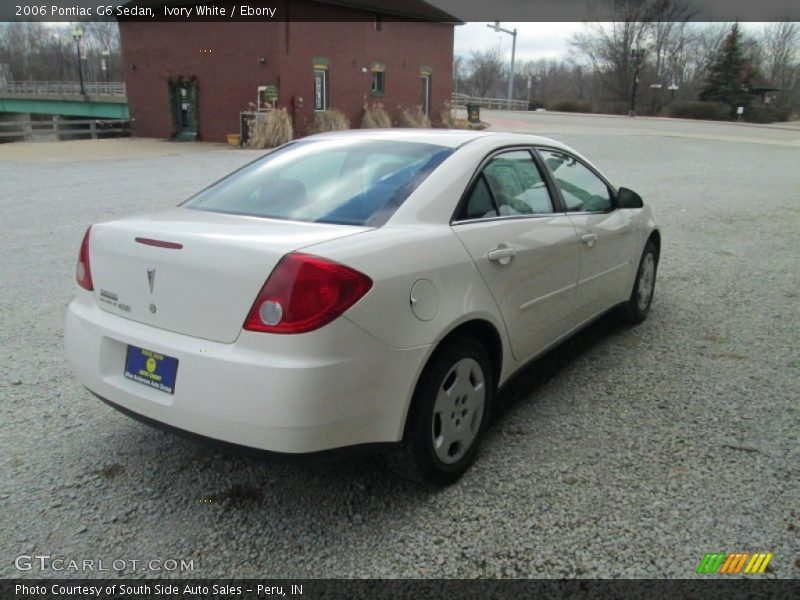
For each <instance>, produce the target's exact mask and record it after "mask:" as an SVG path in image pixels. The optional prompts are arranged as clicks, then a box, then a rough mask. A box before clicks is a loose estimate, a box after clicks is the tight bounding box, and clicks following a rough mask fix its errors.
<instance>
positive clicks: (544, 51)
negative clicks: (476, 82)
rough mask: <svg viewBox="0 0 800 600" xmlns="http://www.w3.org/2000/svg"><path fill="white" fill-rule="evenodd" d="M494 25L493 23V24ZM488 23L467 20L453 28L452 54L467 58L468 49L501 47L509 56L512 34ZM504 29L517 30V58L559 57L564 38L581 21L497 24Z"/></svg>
mask: <svg viewBox="0 0 800 600" xmlns="http://www.w3.org/2000/svg"><path fill="white" fill-rule="evenodd" d="M492 24H493V23H492ZM486 25H487V23H467V24H465V25H460V26H458V27H456V34H455V38H456V39H455V54H456V56H464V57H467V56H469V54H470V51H471V50H486V49H489V48H495V47H497V46H500V47H501V48H502V50H503V54H504V55H506V54H507V55H508V56H509V57H510V56H511V36H510V35H508V34H507V33H495V32H494V31H493V30H492V29H489V28H488V27H487V26H486ZM500 26H501V27H502V28H503V29H509V30H513V29H514V28H516V29H517V59H519V60H522V61H525V60H530V59H538V58H562V57H564V56H565V55H566V53H567V50H568V48H567V39H568V38H569V37H570V35H572V33H574V32H575V31H580V30H581V29H582V28H583V23H500Z"/></svg>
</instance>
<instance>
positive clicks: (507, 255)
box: [488, 248, 517, 265]
mask: <svg viewBox="0 0 800 600" xmlns="http://www.w3.org/2000/svg"><path fill="white" fill-rule="evenodd" d="M516 254H517V251H516V250H514V249H513V248H495V249H494V250H489V255H488V257H489V260H490V261H492V262H496V263H500V264H501V265H507V264H508V263H510V262H511V259H512V258H514V256H516Z"/></svg>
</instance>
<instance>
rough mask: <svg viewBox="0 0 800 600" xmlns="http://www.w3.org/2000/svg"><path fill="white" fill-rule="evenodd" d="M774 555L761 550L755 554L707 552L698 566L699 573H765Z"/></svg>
mask: <svg viewBox="0 0 800 600" xmlns="http://www.w3.org/2000/svg"><path fill="white" fill-rule="evenodd" d="M772 557H773V554H771V553H761V552H756V553H754V554H750V553H749V552H732V553H730V554H726V553H725V552H716V553H713V554H706V555H705V556H704V557H703V560H701V561H700V565H699V566H698V567H697V573H699V574H701V575H710V574H712V573H717V574H719V575H737V574H739V573H745V574H749V575H754V574H756V573H763V572H764V571H765V570H766V568H767V565H768V564H769V561H771V560H772Z"/></svg>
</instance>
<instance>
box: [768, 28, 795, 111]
mask: <svg viewBox="0 0 800 600" xmlns="http://www.w3.org/2000/svg"><path fill="white" fill-rule="evenodd" d="M759 42H760V45H761V49H762V51H763V57H764V59H763V63H762V68H763V72H764V73H765V74H766V76H767V77H768V78H769V80H770V81H771V82H772V83H773V84H774V85H775V86H776V87H779V88H780V91H779V92H778V94H777V95H776V99H777V102H778V104H779V105H780V106H787V105H789V104H791V103H793V101H795V100H797V99H798V98H797V96H798V92H800V24H798V23H796V22H793V21H779V22H775V23H770V24H768V25H767V26H765V27H764V29H763V30H762V32H761V35H760V36H759Z"/></svg>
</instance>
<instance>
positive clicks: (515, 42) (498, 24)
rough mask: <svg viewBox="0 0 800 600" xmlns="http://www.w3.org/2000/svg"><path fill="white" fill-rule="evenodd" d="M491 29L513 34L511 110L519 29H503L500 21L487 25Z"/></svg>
mask: <svg viewBox="0 0 800 600" xmlns="http://www.w3.org/2000/svg"><path fill="white" fill-rule="evenodd" d="M486 26H487V27H488V28H489V29H494V30H495V31H496V32H497V33H507V34H508V35H510V36H511V38H512V42H511V75H510V76H509V78H508V109H509V110H511V96H512V95H513V93H514V57H515V55H516V53H517V29H516V27H515V28H514V30H513V31H512V30H510V29H503V28H502V27H500V21H495V22H494V25H488V24H487V25H486Z"/></svg>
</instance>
